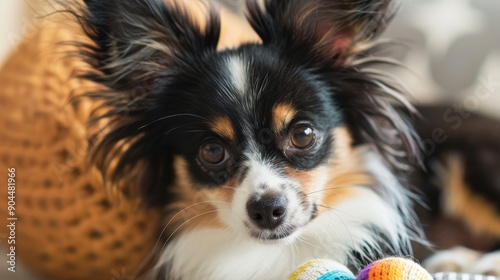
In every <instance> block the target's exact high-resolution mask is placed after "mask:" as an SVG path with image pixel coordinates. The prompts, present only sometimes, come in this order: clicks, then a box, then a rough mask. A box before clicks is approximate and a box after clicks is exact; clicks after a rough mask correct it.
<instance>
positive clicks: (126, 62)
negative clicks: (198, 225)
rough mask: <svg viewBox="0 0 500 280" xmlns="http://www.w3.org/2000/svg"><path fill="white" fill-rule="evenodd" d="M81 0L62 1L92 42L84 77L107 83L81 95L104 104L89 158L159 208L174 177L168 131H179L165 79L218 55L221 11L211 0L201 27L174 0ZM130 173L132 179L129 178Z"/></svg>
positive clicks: (85, 50)
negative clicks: (101, 127)
mask: <svg viewBox="0 0 500 280" xmlns="http://www.w3.org/2000/svg"><path fill="white" fill-rule="evenodd" d="M83 2H84V3H83V4H79V3H77V2H76V1H75V2H72V4H63V5H66V6H68V5H70V7H68V10H69V11H70V12H71V13H72V14H73V15H75V16H76V18H77V20H78V21H79V23H80V25H81V26H82V28H83V30H84V32H85V34H86V35H87V36H88V37H89V38H90V39H91V41H92V42H91V43H88V44H86V43H77V46H78V49H79V55H81V56H83V57H84V58H85V60H86V62H87V63H88V65H89V66H90V67H89V68H90V70H89V71H86V72H85V73H84V74H83V75H81V77H82V78H84V79H88V80H91V81H93V82H96V83H98V84H100V85H102V86H104V88H105V89H104V90H99V91H96V92H88V93H86V94H85V95H84V96H86V97H90V98H94V99H96V100H99V101H102V106H101V107H99V108H98V109H97V110H96V111H95V114H94V118H93V120H92V121H93V122H97V121H99V120H103V119H104V120H105V121H106V122H107V126H106V127H105V128H104V130H102V131H101V132H99V133H97V134H96V135H94V138H95V139H97V140H96V141H95V143H94V145H91V147H90V150H91V155H92V160H93V162H94V163H96V165H97V166H98V167H99V168H100V169H101V170H102V172H103V174H104V176H105V179H106V180H107V181H108V183H111V184H113V185H115V184H117V183H119V182H121V181H122V180H123V181H125V182H126V184H127V185H132V186H134V187H135V190H136V191H139V192H140V193H142V198H144V201H143V202H144V204H145V205H148V206H152V205H153V206H154V205H162V204H164V203H165V202H166V200H167V199H168V197H169V195H167V186H168V185H169V184H170V183H172V180H173V174H174V172H173V166H172V153H171V152H172V151H171V148H170V145H171V143H170V141H169V139H168V137H166V133H165V132H166V131H170V130H172V129H175V126H176V125H178V123H179V120H178V119H177V120H176V117H180V116H175V115H174V116H167V113H168V112H169V109H170V107H172V106H175V104H169V102H167V101H166V98H167V97H166V92H168V91H167V90H165V88H164V85H163V84H162V83H165V82H168V81H169V79H172V77H175V75H176V74H178V73H179V72H183V71H186V70H189V69H190V67H192V66H193V65H196V63H197V61H198V60H200V59H202V58H203V57H204V56H206V55H207V54H210V53H214V52H216V47H217V43H218V40H219V33H220V20H219V15H218V13H217V11H216V9H215V8H214V7H213V6H212V5H208V9H207V10H208V15H207V21H206V23H204V24H202V25H201V26H203V27H201V26H200V25H199V24H198V23H196V22H195V21H194V20H193V19H192V18H191V17H190V16H188V14H187V12H186V10H185V9H184V8H183V7H182V6H180V5H178V4H175V3H174V2H173V1H163V0H106V1H101V0H85V1H83ZM170 103H171V102H170ZM103 112H104V113H103ZM159 120H161V121H159ZM130 174H134V176H130ZM131 177H133V178H135V180H134V181H128V180H131Z"/></svg>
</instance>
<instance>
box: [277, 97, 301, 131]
mask: <svg viewBox="0 0 500 280" xmlns="http://www.w3.org/2000/svg"><path fill="white" fill-rule="evenodd" d="M296 114H297V110H296V109H295V108H294V107H293V106H292V105H291V104H290V103H278V104H276V105H275V106H274V107H273V128H274V130H275V131H281V130H283V129H285V128H286V127H287V125H288V124H289V123H290V122H291V121H292V120H293V118H294V117H295V115H296Z"/></svg>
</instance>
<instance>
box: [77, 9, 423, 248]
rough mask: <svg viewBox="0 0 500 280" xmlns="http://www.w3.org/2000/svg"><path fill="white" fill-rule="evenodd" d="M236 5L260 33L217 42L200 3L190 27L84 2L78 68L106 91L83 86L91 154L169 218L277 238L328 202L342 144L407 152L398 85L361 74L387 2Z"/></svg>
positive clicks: (388, 13) (180, 13) (343, 164)
mask: <svg viewBox="0 0 500 280" xmlns="http://www.w3.org/2000/svg"><path fill="white" fill-rule="evenodd" d="M247 2H248V3H247V6H248V15H247V17H248V20H249V22H250V23H251V25H252V27H253V28H254V30H255V31H256V32H257V34H258V35H259V36H260V38H261V39H262V42H261V43H248V44H243V45H241V46H240V47H238V48H235V49H230V50H223V51H217V49H216V47H217V42H218V37H219V31H220V21H219V17H218V14H217V12H216V10H215V9H214V8H213V7H212V6H210V8H209V9H208V11H209V13H208V15H207V21H206V22H205V23H204V24H201V27H200V24H197V23H196V21H195V20H193V19H191V18H190V16H189V15H188V13H187V12H186V10H185V9H183V8H182V6H179V5H177V4H172V3H171V1H170V2H168V3H164V2H162V1H161V0H110V1H95V0H87V1H85V3H86V7H85V8H84V9H83V10H82V12H83V13H82V14H81V15H80V17H79V18H80V20H81V22H82V24H83V27H84V29H85V31H86V33H87V35H88V36H89V37H90V38H91V39H92V40H93V43H92V44H89V45H83V46H82V47H83V48H82V50H83V52H82V53H83V54H84V55H85V56H86V58H87V61H88V62H89V64H90V65H91V66H92V71H90V72H88V73H87V74H86V76H85V77H86V78H88V79H91V80H93V81H95V82H98V83H100V84H102V85H104V86H106V87H107V90H105V91H100V92H93V93H88V94H87V96H91V97H94V98H98V99H100V100H103V102H104V103H103V104H104V105H103V108H104V109H105V110H106V113H105V114H103V115H101V116H98V117H97V119H103V118H104V119H107V120H108V121H109V124H108V126H107V129H105V130H104V131H103V132H102V133H101V134H99V135H98V137H100V138H99V139H100V140H99V142H98V143H97V144H96V146H94V152H95V153H94V160H95V161H96V163H97V164H98V165H99V166H100V167H101V168H102V169H104V172H105V174H110V179H111V181H112V182H115V183H116V182H118V183H120V182H121V183H126V184H128V185H131V186H134V187H135V189H137V190H140V192H141V194H142V197H143V200H144V202H145V204H146V205H150V206H166V207H167V209H170V210H169V211H170V213H171V214H170V217H171V218H173V220H174V221H176V223H175V224H176V225H177V226H179V225H184V221H188V220H189V223H188V224H189V225H193V224H195V225H200V224H204V225H206V226H210V224H213V223H214V222H215V223H218V224H219V225H221V224H222V225H225V226H229V227H231V228H232V229H234V230H236V231H238V232H241V233H245V234H247V235H249V236H253V237H256V238H259V239H261V240H273V239H282V238H286V237H289V236H293V235H294V233H296V232H297V230H298V229H300V228H301V227H303V226H304V225H306V224H307V223H308V222H310V221H311V220H312V219H314V218H315V217H316V216H317V215H318V212H319V213H320V212H321V209H319V210H318V208H321V206H324V205H325V204H328V202H326V200H327V198H325V193H326V190H327V189H331V188H332V187H336V186H337V185H335V184H336V183H335V182H333V181H332V180H334V177H335V176H338V175H339V174H340V173H342V174H346V173H349V172H350V171H349V168H352V170H354V169H356V166H355V165H356V164H353V158H352V157H354V156H353V155H352V154H350V150H351V145H352V141H356V142H361V141H363V142H366V143H371V144H372V145H374V146H375V147H376V148H377V149H378V151H379V152H380V153H381V154H382V155H383V156H384V158H385V159H386V160H387V161H388V162H389V163H390V164H392V165H394V166H396V165H398V164H399V162H400V157H401V156H404V154H402V153H400V151H398V149H399V148H402V147H405V148H407V149H410V150H412V149H415V147H414V142H413V140H412V136H411V135H410V132H409V130H408V127H407V125H406V123H405V121H404V120H403V119H402V117H401V114H399V113H398V111H397V110H396V109H394V108H393V107H392V105H391V103H390V100H391V99H392V100H394V99H396V100H398V99H399V98H400V97H399V95H398V94H397V93H396V91H397V89H395V87H394V85H392V84H390V83H387V82H386V79H385V78H386V77H379V78H376V77H374V76H377V75H379V74H380V73H379V72H377V71H376V70H372V71H371V72H369V71H366V70H363V69H364V67H366V66H367V65H369V64H370V63H374V62H377V59H374V58H370V54H371V50H372V49H373V48H372V46H373V42H372V41H373V39H374V38H376V37H377V35H378V34H380V32H381V31H383V30H384V28H385V26H386V24H387V23H388V21H389V20H390V19H391V17H392V15H393V12H394V9H395V5H394V3H393V2H394V1H390V0H365V1H344V0H315V1H309V0H266V1H264V2H265V3H264V4H263V5H260V4H258V1H247ZM352 170H351V171H352ZM351 175H352V174H351ZM365 179H366V178H364V177H363V175H362V172H360V173H358V174H354V175H352V176H347V177H346V178H345V180H347V183H349V182H350V183H358V184H363V183H365V182H366V180H365ZM340 181H341V180H340ZM357 181H360V182H357ZM343 183H344V184H345V183H346V182H343ZM339 184H341V183H339ZM200 205H209V206H207V207H204V206H200ZM186 207H187V208H186ZM179 211H181V212H179ZM178 213H182V214H183V215H177V214H178ZM186 213H189V214H186ZM184 214H186V215H188V216H186V215H184ZM207 217H210V218H207ZM212 219H213V220H212ZM188 224H186V225H185V226H184V228H187V227H189V225H188ZM170 228H171V229H170V231H171V232H173V231H175V230H176V227H174V226H171V227H170ZM182 229H183V228H181V229H180V230H181V231H182Z"/></svg>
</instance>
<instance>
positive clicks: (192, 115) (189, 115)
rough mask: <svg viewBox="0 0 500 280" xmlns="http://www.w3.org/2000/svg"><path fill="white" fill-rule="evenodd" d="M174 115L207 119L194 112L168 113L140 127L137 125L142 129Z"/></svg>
mask: <svg viewBox="0 0 500 280" xmlns="http://www.w3.org/2000/svg"><path fill="white" fill-rule="evenodd" d="M175 117H195V118H200V119H202V120H204V121H208V120H207V118H204V117H202V116H200V115H196V114H174V115H168V116H164V117H161V118H158V119H156V120H154V121H152V122H150V123H147V124H145V125H143V126H141V127H139V129H140V130H142V129H143V128H145V127H147V126H149V125H151V124H153V123H156V122H159V121H162V120H165V119H169V118H175Z"/></svg>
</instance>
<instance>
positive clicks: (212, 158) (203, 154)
mask: <svg viewBox="0 0 500 280" xmlns="http://www.w3.org/2000/svg"><path fill="white" fill-rule="evenodd" d="M200 158H201V159H202V160H203V161H204V162H205V163H208V164H210V165H218V164H221V163H223V162H224V161H225V159H226V149H225V148H224V146H222V145H221V144H219V143H217V142H210V143H205V144H203V145H202V146H201V147H200Z"/></svg>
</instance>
